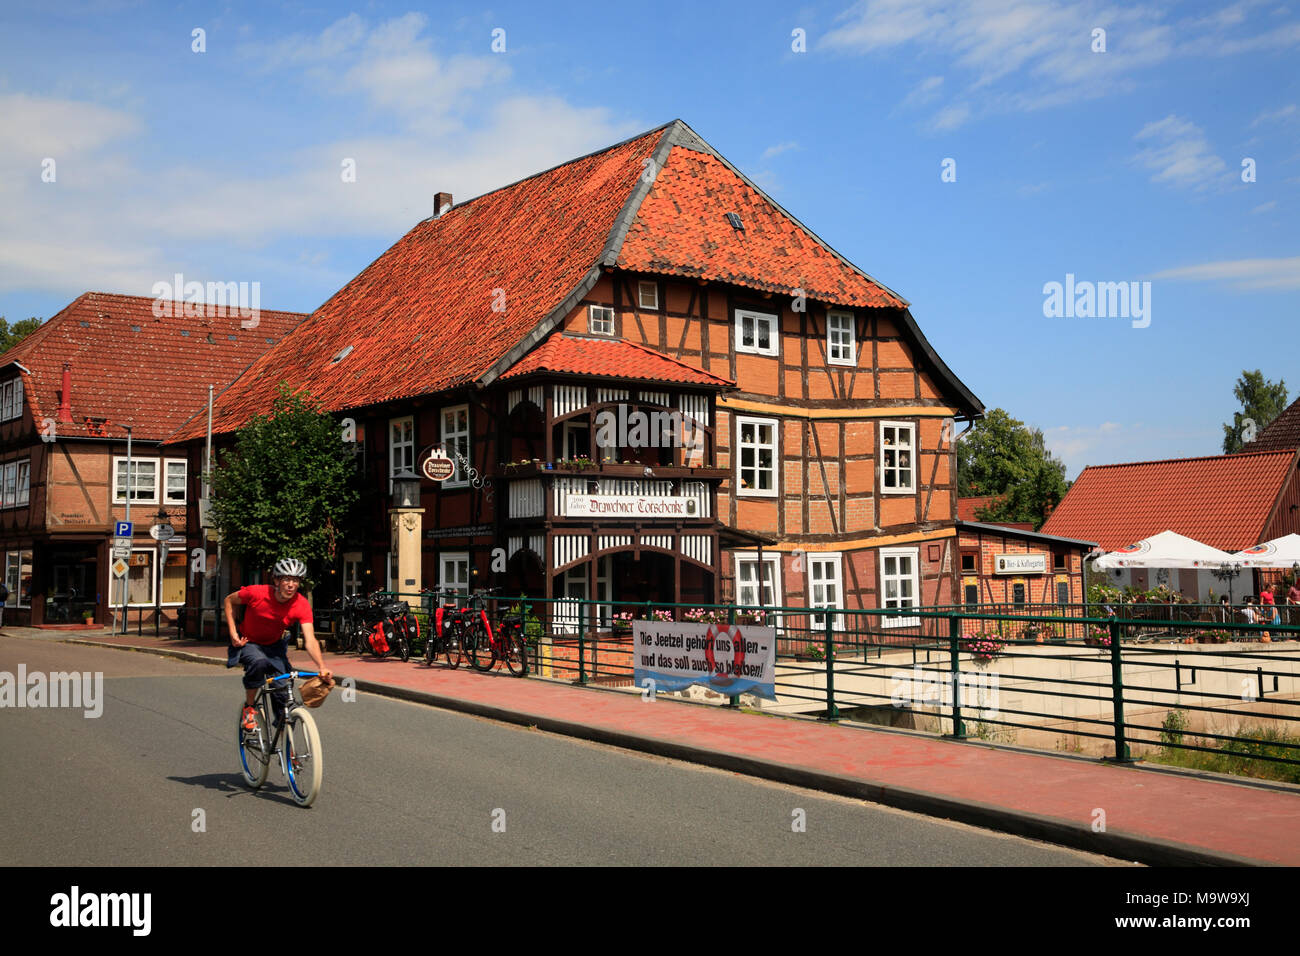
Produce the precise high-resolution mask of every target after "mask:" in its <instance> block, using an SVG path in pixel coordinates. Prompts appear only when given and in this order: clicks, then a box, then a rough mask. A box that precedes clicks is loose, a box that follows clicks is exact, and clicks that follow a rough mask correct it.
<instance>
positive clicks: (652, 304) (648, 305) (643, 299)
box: [637, 282, 659, 309]
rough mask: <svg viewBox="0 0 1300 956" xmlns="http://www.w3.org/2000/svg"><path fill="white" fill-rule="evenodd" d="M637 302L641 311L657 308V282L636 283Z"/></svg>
mask: <svg viewBox="0 0 1300 956" xmlns="http://www.w3.org/2000/svg"><path fill="white" fill-rule="evenodd" d="M637 301H638V302H639V303H640V305H641V308H643V309H658V308H659V283H657V282H638V283H637Z"/></svg>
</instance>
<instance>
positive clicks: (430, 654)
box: [424, 622, 439, 667]
mask: <svg viewBox="0 0 1300 956" xmlns="http://www.w3.org/2000/svg"><path fill="white" fill-rule="evenodd" d="M438 653H439V651H438V632H437V631H436V630H434V627H433V624H432V622H430V624H429V626H428V627H426V628H425V629H424V663H425V664H426V665H427V666H429V667H432V666H433V659H434V658H435V657H437V656H438Z"/></svg>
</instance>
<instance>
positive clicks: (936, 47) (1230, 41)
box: [821, 0, 1300, 128]
mask: <svg viewBox="0 0 1300 956" xmlns="http://www.w3.org/2000/svg"><path fill="white" fill-rule="evenodd" d="M1253 6H1254V5H1252V4H1237V5H1235V6H1233V7H1229V8H1227V9H1226V10H1221V11H1218V12H1216V13H1215V14H1213V15H1211V16H1207V17H1201V18H1200V19H1191V18H1184V19H1182V20H1179V21H1171V19H1170V13H1169V12H1168V11H1166V10H1164V9H1161V8H1158V7H1156V6H1153V5H1144V4H1136V5H1131V6H1115V5H1111V4H1108V3H1106V2H1104V0H1082V2H1080V0H859V2H857V3H855V4H853V6H851V7H849V8H848V9H846V10H845V11H844V12H842V13H841V14H840V15H839V16H838V17H837V18H836V23H837V26H836V27H835V28H834V29H832V30H831V31H829V32H828V33H827V34H826V35H825V36H824V37H823V38H822V41H821V45H822V47H823V48H826V49H830V50H837V51H841V52H844V53H847V54H859V55H879V54H880V53H881V52H882V51H889V50H896V49H898V50H902V49H906V51H907V52H908V53H909V54H913V55H919V56H934V57H941V58H944V59H945V60H946V61H947V63H948V64H949V70H948V71H947V72H950V73H952V74H953V77H954V78H955V82H954V83H949V84H945V89H948V88H952V87H954V86H955V90H954V95H955V96H958V97H962V98H963V99H965V100H967V101H968V105H969V113H970V115H971V116H979V115H986V114H990V113H1005V112H1028V111H1032V110H1039V109H1046V108H1050V107H1056V106H1061V105H1064V104H1067V103H1070V102H1075V101H1079V100H1088V99H1094V98H1097V97H1101V96H1107V95H1111V94H1114V93H1120V92H1127V91H1129V90H1131V89H1133V88H1134V86H1135V85H1136V81H1137V77H1138V76H1139V75H1140V74H1141V71H1143V70H1145V69H1148V68H1150V67H1152V66H1155V65H1158V64H1160V63H1163V62H1165V61H1167V60H1168V59H1170V58H1171V57H1175V56H1185V57H1201V58H1203V57H1206V56H1228V55H1235V54H1240V53H1245V52H1252V51H1256V50H1272V49H1284V48H1286V47H1288V46H1291V45H1295V44H1297V43H1300V24H1297V23H1292V22H1289V21H1288V22H1286V23H1282V24H1276V23H1269V24H1266V25H1262V26H1260V25H1256V21H1257V20H1259V19H1261V16H1260V15H1256V12H1255V11H1254V10H1253ZM1287 15H1289V14H1287ZM1098 28H1100V29H1104V30H1105V31H1106V49H1105V52H1094V51H1093V31H1094V30H1095V29H1098ZM927 82H928V81H927ZM930 92H931V91H930V90H926V89H914V90H912V91H910V92H909V93H908V94H907V96H906V97H905V99H904V100H903V103H902V104H901V105H903V106H906V107H912V106H917V105H920V104H921V103H923V102H925V101H927V100H928V99H933V97H932V96H927V94H928V93H930ZM975 94H979V96H978V98H976V97H975ZM949 109H951V107H949ZM950 116H951V114H950ZM950 121H951V120H950V118H949V119H948V120H947V122H950ZM930 125H931V127H932V128H933V127H935V125H936V124H935V123H934V122H933V121H932V122H931V124H930ZM939 128H942V125H940V127H939Z"/></svg>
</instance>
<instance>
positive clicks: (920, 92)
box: [902, 76, 943, 109]
mask: <svg viewBox="0 0 1300 956" xmlns="http://www.w3.org/2000/svg"><path fill="white" fill-rule="evenodd" d="M941 86H943V77H942V76H927V77H926V78H925V79H924V80H922V81H921V82H920V83H918V84H916V86H914V87H912V91H911V92H910V93H908V94H907V96H906V97H904V99H903V102H902V106H903V108H904V109H911V108H914V107H917V106H924V105H925V104H926V103H929V102H931V101H932V100H934V99H935V98H937V97H938V95H939V87H941Z"/></svg>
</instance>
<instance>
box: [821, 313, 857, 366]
mask: <svg viewBox="0 0 1300 956" xmlns="http://www.w3.org/2000/svg"><path fill="white" fill-rule="evenodd" d="M837 353H838V354H837ZM826 361H827V362H828V363H830V364H831V365H857V364H858V343H857V336H856V333H855V331H854V323H853V313H852V312H827V313H826Z"/></svg>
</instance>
